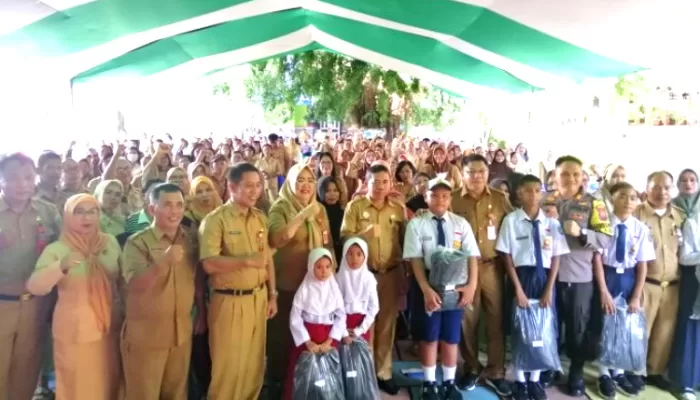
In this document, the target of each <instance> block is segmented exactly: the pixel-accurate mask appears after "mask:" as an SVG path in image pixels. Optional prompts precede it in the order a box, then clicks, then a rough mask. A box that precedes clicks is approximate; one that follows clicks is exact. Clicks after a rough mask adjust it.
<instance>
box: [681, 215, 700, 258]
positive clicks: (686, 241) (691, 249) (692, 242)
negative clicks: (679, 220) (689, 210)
mask: <svg viewBox="0 0 700 400" xmlns="http://www.w3.org/2000/svg"><path fill="white" fill-rule="evenodd" d="M698 218H700V214H698V215H695V216H693V217H690V218H688V219H687V220H686V221H685V223H684V224H683V242H682V244H681V251H680V253H681V254H680V257H678V262H679V263H680V264H681V265H684V266H686V267H694V266H696V265H700V221H699V220H698Z"/></svg>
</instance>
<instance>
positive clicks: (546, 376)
mask: <svg viewBox="0 0 700 400" xmlns="http://www.w3.org/2000/svg"><path fill="white" fill-rule="evenodd" d="M553 384H554V373H553V372H552V371H542V372H541V373H540V385H542V387H543V388H550V387H552V385H553Z"/></svg>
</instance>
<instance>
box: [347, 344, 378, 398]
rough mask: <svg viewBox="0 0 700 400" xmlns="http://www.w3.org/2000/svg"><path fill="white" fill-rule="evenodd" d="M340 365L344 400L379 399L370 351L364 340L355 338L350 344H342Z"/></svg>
mask: <svg viewBox="0 0 700 400" xmlns="http://www.w3.org/2000/svg"><path fill="white" fill-rule="evenodd" d="M340 363H341V365H342V366H343V381H344V383H345V399H346V400H365V399H378V398H380V397H381V396H380V395H379V387H378V386H377V378H376V376H377V374H376V372H375V371H374V359H373V358H372V351H371V350H370V348H369V344H367V342H366V341H365V340H364V339H362V338H356V339H354V340H353V341H352V343H350V344H345V343H343V344H342V345H341V346H340Z"/></svg>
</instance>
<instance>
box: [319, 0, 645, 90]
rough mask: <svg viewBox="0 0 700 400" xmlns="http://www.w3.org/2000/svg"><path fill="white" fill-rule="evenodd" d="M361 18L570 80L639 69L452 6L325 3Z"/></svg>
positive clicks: (415, 1)
mask: <svg viewBox="0 0 700 400" xmlns="http://www.w3.org/2000/svg"><path fill="white" fill-rule="evenodd" d="M323 1H324V2H326V3H330V4H334V5H337V6H339V7H343V8H346V9H349V10H353V11H356V12H359V13H362V14H366V15H371V16H374V17H377V18H382V19H386V20H390V21H394V22H397V23H401V24H404V25H409V26H413V27H416V28H421V29H425V30H429V31H433V32H439V33H443V34H446V35H451V36H454V37H457V38H459V39H462V40H464V41H465V42H468V43H471V44H473V45H475V46H478V47H481V48H482V49H485V50H488V51H490V52H492V53H495V54H498V55H501V56H503V57H505V58H508V59H511V60H514V61H517V62H520V63H522V64H525V65H529V66H531V67H535V68H537V69H540V70H542V71H546V72H550V73H553V74H556V75H560V76H563V77H566V78H569V79H573V80H582V79H584V78H588V77H609V76H615V75H622V74H626V73H630V72H634V71H638V70H640V69H642V68H641V67H639V66H635V65H630V64H626V63H623V62H619V61H616V60H612V59H610V58H607V57H603V56H601V55H598V54H596V53H594V52H592V51H589V50H586V49H583V48H581V47H578V46H575V45H573V44H570V43H567V42H565V41H563V40H561V39H557V38H555V37H553V36H550V35H547V34H545V33H543V32H540V31H538V30H536V29H533V28H531V27H529V26H526V25H523V24H521V23H519V22H517V21H514V20H512V19H510V18H507V17H505V16H503V15H500V14H497V13H495V12H493V11H490V10H488V9H486V8H483V7H479V6H474V5H470V4H465V3H459V2H456V1H454V0H430V1H425V0H385V1H377V0H323Z"/></svg>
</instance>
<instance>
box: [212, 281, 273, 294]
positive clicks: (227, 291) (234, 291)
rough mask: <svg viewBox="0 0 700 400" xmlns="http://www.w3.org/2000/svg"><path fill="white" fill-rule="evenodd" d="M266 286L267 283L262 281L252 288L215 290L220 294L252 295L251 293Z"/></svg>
mask: <svg viewBox="0 0 700 400" xmlns="http://www.w3.org/2000/svg"><path fill="white" fill-rule="evenodd" d="M264 287H265V284H264V283H261V284H260V285H259V286H257V287H254V288H252V289H214V292H215V293H218V294H225V295H228V296H250V295H251V294H255V293H257V292H259V291H260V290H262V288H264Z"/></svg>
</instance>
